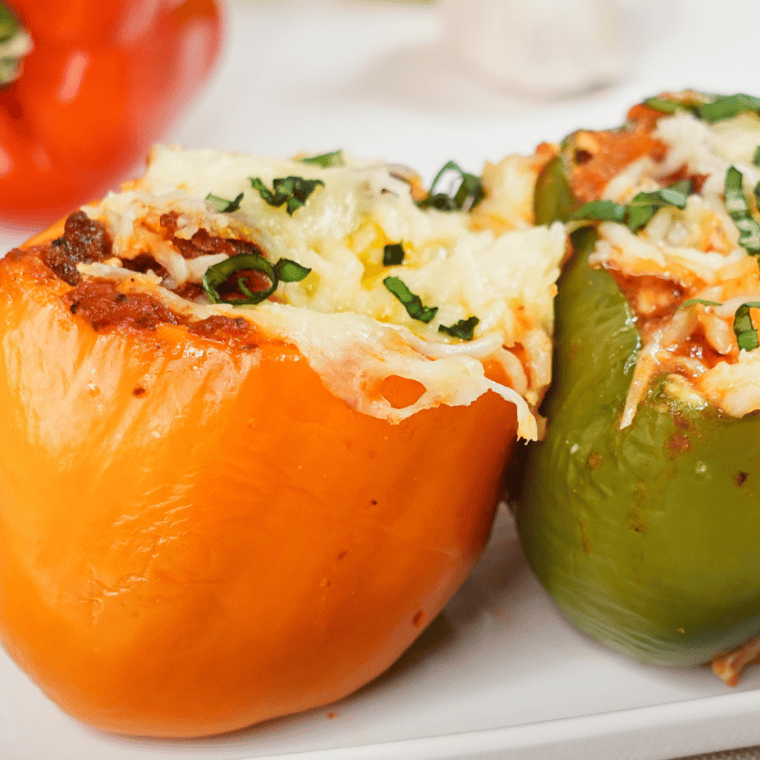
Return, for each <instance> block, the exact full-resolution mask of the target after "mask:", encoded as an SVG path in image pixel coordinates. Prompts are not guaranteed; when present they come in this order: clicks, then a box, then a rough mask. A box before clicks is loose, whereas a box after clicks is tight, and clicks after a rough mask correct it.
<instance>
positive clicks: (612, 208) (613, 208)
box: [570, 200, 627, 224]
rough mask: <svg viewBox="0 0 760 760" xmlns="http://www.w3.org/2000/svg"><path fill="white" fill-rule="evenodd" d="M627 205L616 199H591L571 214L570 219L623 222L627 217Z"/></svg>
mask: <svg viewBox="0 0 760 760" xmlns="http://www.w3.org/2000/svg"><path fill="white" fill-rule="evenodd" d="M626 211H627V209H626V207H625V206H624V205H623V204H622V203H615V202H614V201H604V200H602V201H591V202H590V203H586V204H584V205H583V206H581V207H580V208H579V209H578V210H577V211H574V212H573V213H572V214H570V219H575V220H581V219H582V220H583V221H591V222H619V223H620V224H622V223H623V222H624V221H625V217H626Z"/></svg>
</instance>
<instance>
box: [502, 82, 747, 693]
mask: <svg viewBox="0 0 760 760" xmlns="http://www.w3.org/2000/svg"><path fill="white" fill-rule="evenodd" d="M759 183H760V100H759V99H757V98H754V97H750V96H747V95H735V96H707V95H703V94H701V93H696V92H685V93H678V94H666V95H663V96H660V97H656V98H650V99H649V100H647V101H645V103H644V104H641V105H639V106H636V107H634V108H633V109H632V110H631V111H630V113H629V116H628V122H627V123H626V124H625V125H624V126H623V127H621V128H620V129H616V130H609V131H601V132H592V131H579V132H576V133H574V134H572V135H570V136H569V137H568V138H567V139H566V140H565V141H564V142H563V143H562V145H560V146H558V148H557V151H556V155H555V157H554V158H553V159H552V160H551V161H550V162H549V163H547V165H546V167H545V169H544V171H543V172H542V174H541V177H540V178H539V182H538V184H537V192H536V198H535V201H536V213H537V217H538V219H539V221H543V222H548V221H551V220H553V219H562V220H563V221H565V222H566V223H567V227H568V230H569V232H570V233H571V234H570V240H571V242H572V247H573V254H572V258H571V260H570V261H569V263H568V264H567V265H566V267H565V269H564V271H563V274H562V278H561V281H560V284H559V296H558V299H557V304H556V315H557V316H556V318H557V329H556V336H555V337H556V349H555V357H554V362H555V363H554V372H555V379H554V384H553V386H552V389H551V392H550V394H548V395H547V398H546V402H545V406H544V407H543V408H542V412H543V413H544V414H545V415H546V417H547V435H546V438H545V440H543V441H542V442H541V443H538V444H536V445H535V446H534V447H533V449H532V451H531V452H530V456H529V461H528V466H527V472H526V479H525V482H524V488H523V493H522V496H521V499H520V504H519V506H518V510H517V517H518V525H519V531H520V535H521V541H522V545H523V548H524V550H525V553H526V556H527V558H528V561H529V563H530V564H531V566H532V568H533V569H534V571H535V572H536V574H537V575H538V577H539V579H540V580H541V582H542V583H543V585H544V586H545V587H546V589H548V591H549V592H550V593H551V594H552V595H553V597H554V599H555V600H556V601H557V603H558V604H559V606H560V608H561V609H562V610H563V611H564V613H565V614H566V615H567V616H568V617H569V619H570V620H571V621H572V622H574V623H575V624H576V625H577V626H579V627H580V628H581V629H582V630H584V631H585V632H587V633H589V634H590V635H591V636H593V637H595V638H596V639H598V640H599V641H601V642H602V643H604V644H606V645H607V646H609V647H611V648H613V649H615V650H616V651H618V652H623V653H625V654H627V655H631V656H632V657H635V658H637V659H639V660H641V661H643V662H646V663H652V664H657V665H680V666H686V665H696V664H700V663H706V662H711V661H712V663H713V667H714V670H715V671H716V673H718V674H719V675H721V677H723V678H724V680H726V682H728V683H731V684H733V683H736V681H737V679H738V677H739V674H740V672H741V668H742V667H743V665H744V664H746V663H747V662H748V661H750V660H752V659H753V658H754V657H756V656H757V655H758V653H760V646H759V644H760V639H758V638H757V636H758V634H759V633H760V578H759V576H758V568H760V447H759V445H758V441H760V416H759V415H758V412H759V411H760V349H759V348H758V345H759V344H760V341H759V340H758V332H757V326H756V325H757V324H758V323H757V315H758V313H760V312H756V309H757V308H760V276H759V275H760V272H759V270H758V263H759V261H758V257H759V256H760V213H758V202H759V201H760V184H759Z"/></svg>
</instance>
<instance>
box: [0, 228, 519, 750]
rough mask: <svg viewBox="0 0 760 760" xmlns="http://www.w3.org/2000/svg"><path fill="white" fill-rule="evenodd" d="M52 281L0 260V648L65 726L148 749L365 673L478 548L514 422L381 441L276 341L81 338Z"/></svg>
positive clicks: (137, 335) (417, 420) (279, 711)
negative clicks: (65, 717)
mask: <svg viewBox="0 0 760 760" xmlns="http://www.w3.org/2000/svg"><path fill="white" fill-rule="evenodd" d="M55 234H56V233H53V235H52V236H55ZM52 236H48V237H52ZM39 241H40V239H39V238H38V239H37V242H39ZM69 287H70V286H68V285H67V284H66V283H64V282H63V281H62V280H60V279H57V278H56V277H55V276H54V275H53V274H52V272H50V270H48V269H47V268H46V267H44V266H43V265H42V264H41V263H40V261H39V259H38V258H34V257H29V256H27V255H25V254H22V253H18V252H15V253H14V252H12V253H11V254H9V256H8V257H6V259H5V260H4V261H3V262H1V263H0V347H1V348H0V425H1V426H2V428H3V431H4V434H3V436H2V438H1V439H0V526H1V527H2V530H0V556H2V563H0V598H2V605H0V631H2V638H3V641H4V643H5V645H6V647H7V648H8V651H9V652H10V653H11V654H12V656H13V657H14V658H15V659H16V660H17V662H18V663H19V664H20V665H21V666H22V667H23V668H24V669H25V670H26V671H27V672H28V673H29V674H30V675H31V676H32V677H33V678H34V679H35V680H36V681H37V682H38V683H39V684H40V685H41V686H42V688H43V689H44V690H45V692H46V693H47V694H48V695H49V696H50V697H52V698H53V699H54V700H55V701H56V702H57V703H58V704H59V705H60V706H61V707H62V708H63V709H64V710H66V711H68V712H70V713H71V714H73V715H75V716H77V717H79V718H81V719H83V720H85V721H87V722H89V723H91V724H93V725H95V726H97V727H99V728H103V729H106V730H109V731H115V732H121V733H129V734H140V735H154V736H197V735H204V734H214V733H219V732H223V731H230V730H233V729H237V728H241V727H244V726H247V725H250V724H252V723H255V722H258V721H262V720H265V719H267V718H272V717H275V716H279V715H285V714H289V713H294V712H298V711H302V710H306V709H309V708H313V707H317V706H320V705H324V704H326V703H328V702H332V701H334V700H337V699H340V698H341V697H343V696H345V695H347V694H349V693H350V692H352V691H354V690H355V689H357V688H358V687H360V686H361V685H363V684H365V683H366V682H367V681H369V680H370V679H372V678H374V677H375V676H376V675H378V674H379V673H381V672H382V671H383V670H384V669H385V668H387V667H388V666H389V665H390V664H391V663H392V662H393V661H394V660H395V659H396V658H397V657H398V656H399V655H400V654H401V652H402V651H403V650H404V649H405V648H406V647H407V646H408V645H409V644H410V643H411V642H412V641H413V640H414V639H415V638H416V637H417V636H418V635H419V633H420V632H421V631H422V630H423V629H424V627H425V626H426V625H427V624H428V623H429V622H430V621H431V620H432V619H433V618H434V617H435V616H436V614H437V613H438V612H439V611H440V610H441V608H442V607H443V605H444V604H445V603H446V602H447V601H448V599H449V598H450V597H451V595H452V594H453V593H454V592H455V591H456V589H457V588H458V587H459V585H460V584H461V583H462V581H463V580H464V578H465V577H466V575H467V573H468V572H469V570H470V569H471V567H472V565H473V563H474V562H475V561H476V559H477V557H478V556H479V554H480V552H481V550H482V548H483V546H484V544H485V542H486V540H487V538H488V535H489V531H490V526H491V522H492V519H493V514H494V510H495V506H496V503H497V501H498V498H499V495H500V491H501V477H502V472H503V469H504V466H505V463H506V460H507V459H508V458H509V454H510V451H511V448H512V445H513V442H514V439H515V430H516V420H515V415H514V407H513V406H512V405H511V404H509V403H507V402H505V401H504V400H503V399H501V398H500V397H498V396H496V395H495V394H493V393H488V394H486V395H484V396H482V397H480V398H479V399H478V400H476V401H475V402H474V403H473V404H471V405H470V406H467V407H447V406H439V407H436V408H434V409H430V410H425V411H422V412H419V413H417V414H415V415H413V416H412V417H410V418H409V419H407V420H405V421H403V422H401V423H400V424H398V425H392V424H390V423H388V422H386V421H384V420H380V419H376V418H374V417H369V416H367V415H364V414H361V413H358V412H356V411H354V410H352V409H351V408H349V407H348V406H347V404H346V403H345V402H343V401H342V400H340V399H338V398H336V397H335V396H333V395H331V394H330V393H329V392H328V391H327V390H326V389H325V387H324V386H323V385H322V382H321V380H320V378H319V376H318V375H317V374H316V373H315V372H314V371H313V370H312V369H311V368H310V367H309V366H308V364H307V363H306V361H305V360H304V358H303V356H302V355H301V354H299V353H298V351H297V350H296V349H295V348H293V347H292V346H290V345H287V344H283V343H278V342H271V341H267V340H265V339H264V338H263V337H262V336H259V343H258V347H257V349H256V350H255V351H251V350H235V349H233V348H230V347H229V346H224V345H220V344H219V343H218V342H217V341H214V340H210V339H207V338H204V337H202V336H199V335H194V334H192V333H190V332H189V331H188V330H187V329H186V328H185V327H183V326H181V325H171V324H162V325H159V326H158V327H157V328H156V329H155V330H147V331H146V330H131V329H112V330H105V331H100V332H98V331H96V330H95V329H93V327H92V325H91V324H90V323H88V322H87V321H86V320H83V319H81V318H79V317H78V316H77V315H76V314H72V313H71V310H70V309H69V308H68V307H67V306H66V304H65V302H64V301H62V300H61V296H62V295H63V294H64V293H65V291H66V290H67V289H69ZM41 368H44V371H42V372H41ZM415 393H416V391H415V389H414V388H408V387H405V386H404V383H403V381H399V384H398V385H397V386H396V387H389V388H387V389H386V395H387V396H388V398H391V399H393V400H394V403H397V404H399V405H404V404H405V403H411V401H410V396H414V395H415Z"/></svg>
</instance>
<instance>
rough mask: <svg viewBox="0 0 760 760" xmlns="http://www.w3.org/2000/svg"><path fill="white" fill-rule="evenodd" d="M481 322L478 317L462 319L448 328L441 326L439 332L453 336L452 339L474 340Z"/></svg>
mask: <svg viewBox="0 0 760 760" xmlns="http://www.w3.org/2000/svg"><path fill="white" fill-rule="evenodd" d="M479 322H480V320H479V319H478V318H477V317H468V318H467V319H460V320H459V321H458V322H455V323H454V324H453V325H450V326H448V327H447V326H446V325H439V326H438V332H442V333H445V334H446V335H451V337H452V338H459V339H460V340H472V336H473V335H474V334H475V328H476V327H477V326H478V323H479Z"/></svg>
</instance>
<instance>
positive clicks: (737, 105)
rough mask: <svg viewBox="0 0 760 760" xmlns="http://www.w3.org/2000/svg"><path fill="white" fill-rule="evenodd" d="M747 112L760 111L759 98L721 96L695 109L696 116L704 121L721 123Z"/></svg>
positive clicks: (739, 95)
mask: <svg viewBox="0 0 760 760" xmlns="http://www.w3.org/2000/svg"><path fill="white" fill-rule="evenodd" d="M747 111H755V112H757V111H760V98H755V97H753V96H752V95H744V94H743V93H739V94H738V95H722V96H717V97H715V98H713V100H712V101H710V102H709V103H703V104H702V105H701V106H699V107H698V108H697V115H698V116H699V117H700V118H701V119H704V120H705V121H709V122H714V121H723V120H724V119H730V118H731V117H732V116H738V115H739V114H740V113H746V112H747Z"/></svg>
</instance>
